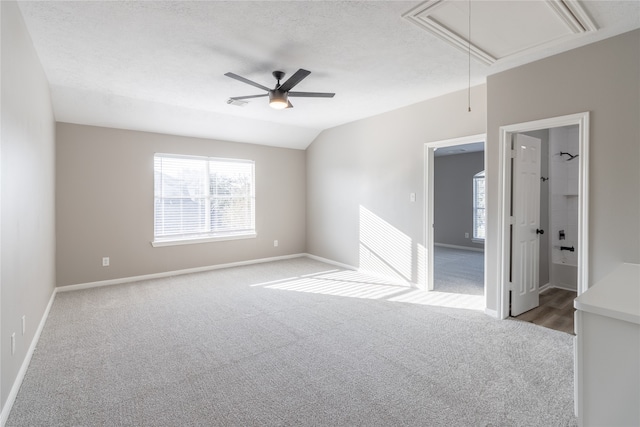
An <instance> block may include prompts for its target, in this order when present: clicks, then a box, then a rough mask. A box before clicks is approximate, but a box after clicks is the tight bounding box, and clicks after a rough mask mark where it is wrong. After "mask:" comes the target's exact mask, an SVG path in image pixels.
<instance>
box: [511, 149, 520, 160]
mask: <svg viewBox="0 0 640 427" xmlns="http://www.w3.org/2000/svg"><path fill="white" fill-rule="evenodd" d="M516 157H518V151H517V150H511V158H512V159H515V158H516Z"/></svg>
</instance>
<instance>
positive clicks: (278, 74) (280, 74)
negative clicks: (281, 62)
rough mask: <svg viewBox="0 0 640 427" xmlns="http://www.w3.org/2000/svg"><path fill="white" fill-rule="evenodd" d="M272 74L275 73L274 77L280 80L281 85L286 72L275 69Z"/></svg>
mask: <svg viewBox="0 0 640 427" xmlns="http://www.w3.org/2000/svg"><path fill="white" fill-rule="evenodd" d="M271 74H273V77H275V78H276V80H277V81H278V86H280V80H282V79H283V78H284V75H285V72H284V71H274V72H273V73H271Z"/></svg>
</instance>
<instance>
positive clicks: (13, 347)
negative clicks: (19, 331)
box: [11, 332, 16, 356]
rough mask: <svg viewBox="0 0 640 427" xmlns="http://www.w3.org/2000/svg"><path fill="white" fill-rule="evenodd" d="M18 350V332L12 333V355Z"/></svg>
mask: <svg viewBox="0 0 640 427" xmlns="http://www.w3.org/2000/svg"><path fill="white" fill-rule="evenodd" d="M15 352H16V333H15V332H14V333H12V334H11V355H12V356H13V354H14V353H15Z"/></svg>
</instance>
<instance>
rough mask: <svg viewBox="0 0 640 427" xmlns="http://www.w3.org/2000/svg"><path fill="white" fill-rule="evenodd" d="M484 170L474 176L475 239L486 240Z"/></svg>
mask: <svg viewBox="0 0 640 427" xmlns="http://www.w3.org/2000/svg"><path fill="white" fill-rule="evenodd" d="M484 184H485V181H484V171H480V172H478V173H477V174H475V175H474V176H473V240H478V241H484V239H485V234H486V224H487V222H486V215H485V200H486V199H485V191H484Z"/></svg>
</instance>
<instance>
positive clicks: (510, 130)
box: [485, 112, 590, 319]
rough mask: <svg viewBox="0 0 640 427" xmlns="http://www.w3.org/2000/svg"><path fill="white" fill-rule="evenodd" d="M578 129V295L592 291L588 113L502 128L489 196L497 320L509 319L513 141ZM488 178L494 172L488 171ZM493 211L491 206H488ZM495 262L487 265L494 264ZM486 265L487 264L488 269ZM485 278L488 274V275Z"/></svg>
mask: <svg viewBox="0 0 640 427" xmlns="http://www.w3.org/2000/svg"><path fill="white" fill-rule="evenodd" d="M571 125H578V128H579V131H578V139H579V142H578V144H579V154H580V157H578V162H579V165H580V166H579V169H578V170H579V172H578V174H579V177H578V245H577V247H576V251H577V252H578V295H580V294H581V293H582V292H584V291H586V290H587V289H588V288H589V285H590V283H589V252H590V251H589V112H582V113H576V114H569V115H566V116H558V117H552V118H548V119H540V120H534V121H530V122H523V123H516V124H510V125H504V126H500V129H499V152H498V170H497V175H498V176H497V183H496V184H495V185H496V186H497V192H496V193H491V192H489V193H488V194H487V197H488V198H490V197H494V196H495V197H496V198H497V199H498V200H497V205H498V207H499V209H498V211H497V212H495V213H494V214H491V212H488V213H487V214H488V215H496V217H497V221H498V224H499V226H498V228H497V229H495V230H493V231H489V238H492V237H495V238H496V239H497V242H498V245H499V247H498V253H497V258H496V259H495V261H496V262H497V271H498V278H497V279H498V294H497V300H496V307H497V310H496V313H495V315H496V317H497V318H498V319H506V318H507V317H509V273H510V259H509V254H510V252H511V251H510V248H511V235H510V232H509V230H510V227H511V223H510V218H511V209H510V206H511V196H510V188H511V172H512V170H511V138H512V135H514V134H516V133H521V132H530V131H535V130H540V129H551V128H556V127H563V126H571ZM487 172H488V173H489V175H491V172H490V171H489V170H487ZM489 207H491V206H489ZM491 261H492V260H489V261H488V264H489V265H490V264H491ZM486 265H487V262H486V261H485V266H486ZM485 274H486V273H485Z"/></svg>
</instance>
